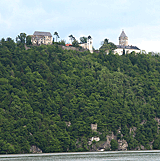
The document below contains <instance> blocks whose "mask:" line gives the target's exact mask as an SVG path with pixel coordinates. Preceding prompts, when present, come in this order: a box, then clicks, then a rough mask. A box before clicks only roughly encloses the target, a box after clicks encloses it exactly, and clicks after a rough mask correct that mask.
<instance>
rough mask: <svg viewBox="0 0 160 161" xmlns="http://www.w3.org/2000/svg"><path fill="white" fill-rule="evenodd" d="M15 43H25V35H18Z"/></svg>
mask: <svg viewBox="0 0 160 161" xmlns="http://www.w3.org/2000/svg"><path fill="white" fill-rule="evenodd" d="M16 41H17V43H23V44H24V43H25V42H26V34H25V33H20V34H19V35H18V36H17V37H16Z"/></svg>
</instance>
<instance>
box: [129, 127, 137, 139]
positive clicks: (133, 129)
mask: <svg viewBox="0 0 160 161" xmlns="http://www.w3.org/2000/svg"><path fill="white" fill-rule="evenodd" d="M136 130H137V128H136V127H132V128H130V129H129V134H133V137H135V136H136V133H135V131H136Z"/></svg>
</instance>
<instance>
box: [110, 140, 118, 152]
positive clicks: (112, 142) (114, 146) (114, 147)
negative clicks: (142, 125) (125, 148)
mask: <svg viewBox="0 0 160 161" xmlns="http://www.w3.org/2000/svg"><path fill="white" fill-rule="evenodd" d="M117 149H118V143H117V141H116V140H114V139H112V140H111V150H113V151H115V150H117Z"/></svg>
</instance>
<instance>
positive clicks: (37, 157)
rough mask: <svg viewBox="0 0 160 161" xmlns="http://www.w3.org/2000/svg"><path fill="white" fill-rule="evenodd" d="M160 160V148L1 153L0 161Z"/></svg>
mask: <svg viewBox="0 0 160 161" xmlns="http://www.w3.org/2000/svg"><path fill="white" fill-rule="evenodd" d="M3 160H5V161H159V160H160V150H156V151H153V150H150V151H125V152H122V151H118V152H117V151H116V152H81V153H48V154H19V155H18V154H17V155H0V161H3Z"/></svg>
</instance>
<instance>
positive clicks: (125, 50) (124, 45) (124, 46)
mask: <svg viewBox="0 0 160 161" xmlns="http://www.w3.org/2000/svg"><path fill="white" fill-rule="evenodd" d="M116 46H117V49H115V50H114V54H116V53H118V54H119V55H123V54H129V53H131V52H133V51H134V52H135V53H140V49H139V48H138V47H136V46H132V45H131V46H129V45H128V37H127V35H126V34H125V32H124V30H122V33H121V35H120V37H119V45H116Z"/></svg>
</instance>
